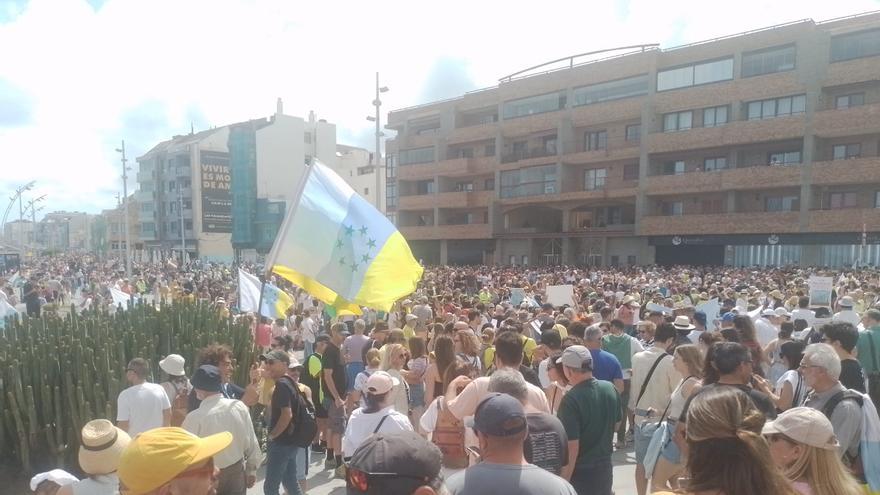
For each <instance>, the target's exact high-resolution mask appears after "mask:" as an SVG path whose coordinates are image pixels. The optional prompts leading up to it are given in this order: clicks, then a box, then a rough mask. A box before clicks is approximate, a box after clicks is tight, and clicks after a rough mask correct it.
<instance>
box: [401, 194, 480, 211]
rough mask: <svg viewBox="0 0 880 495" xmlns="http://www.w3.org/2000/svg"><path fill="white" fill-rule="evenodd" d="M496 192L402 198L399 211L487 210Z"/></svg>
mask: <svg viewBox="0 0 880 495" xmlns="http://www.w3.org/2000/svg"><path fill="white" fill-rule="evenodd" d="M494 195H495V191H452V192H445V193H437V194H422V195H414V196H401V197H400V203H399V205H398V209H399V210H427V209H432V208H435V207H436V208H485V207H487V206H488V205H489V198H491V197H493V196H494Z"/></svg>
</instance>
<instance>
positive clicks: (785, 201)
mask: <svg viewBox="0 0 880 495" xmlns="http://www.w3.org/2000/svg"><path fill="white" fill-rule="evenodd" d="M800 208H801V198H800V197H798V196H770V197H767V198H764V211H768V212H778V211H798V210H800Z"/></svg>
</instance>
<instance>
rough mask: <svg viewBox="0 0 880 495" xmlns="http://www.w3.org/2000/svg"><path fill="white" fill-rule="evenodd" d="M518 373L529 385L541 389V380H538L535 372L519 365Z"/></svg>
mask: <svg viewBox="0 0 880 495" xmlns="http://www.w3.org/2000/svg"><path fill="white" fill-rule="evenodd" d="M519 372H520V373H521V374H522V376H523V378H525V380H526V381H527V382H529V383H531V384H532V385H534V386H536V387H538V388H542V387H541V380H539V379H538V374H537V373H536V372H535V370H533V369H532V368H529V367H528V366H526V365H524V364H521V365H519Z"/></svg>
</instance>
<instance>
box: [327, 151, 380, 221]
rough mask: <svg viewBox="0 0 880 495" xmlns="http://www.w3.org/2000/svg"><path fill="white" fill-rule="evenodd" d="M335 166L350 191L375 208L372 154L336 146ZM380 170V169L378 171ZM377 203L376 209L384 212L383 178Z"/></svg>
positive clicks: (374, 177) (374, 173)
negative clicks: (352, 190) (378, 202)
mask: <svg viewBox="0 0 880 495" xmlns="http://www.w3.org/2000/svg"><path fill="white" fill-rule="evenodd" d="M336 156H337V165H336V166H335V167H333V168H334V170H335V171H336V173H337V174H339V176H340V177H342V178H343V179H344V180H345V182H347V183H348V185H350V186H351V188H352V189H354V191H355V192H356V193H358V194H360V195H361V196H363V197H364V199H366V200H367V202H368V203H370V204H371V205H373V206H376V167H375V166H374V164H373V153H371V152H370V151H367V150H365V149H363V148H357V147H354V146H347V145H344V144H339V145H336ZM380 170H381V169H380ZM379 187H380V190H379V201H380V204H379V205H378V207H377V209H378V210H379V211H381V212H383V213H384V212H385V178H384V177H382V180H380V181H379Z"/></svg>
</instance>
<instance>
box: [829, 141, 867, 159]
mask: <svg viewBox="0 0 880 495" xmlns="http://www.w3.org/2000/svg"><path fill="white" fill-rule="evenodd" d="M861 152H862V145H861V143H852V144H836V145H834V148H833V153H832V159H834V160H849V159H850V158H858V157H859V156H861Z"/></svg>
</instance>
